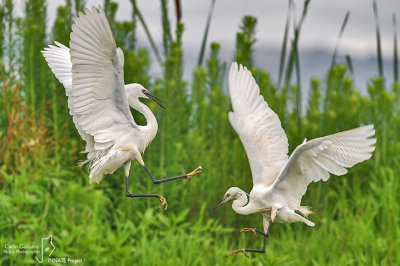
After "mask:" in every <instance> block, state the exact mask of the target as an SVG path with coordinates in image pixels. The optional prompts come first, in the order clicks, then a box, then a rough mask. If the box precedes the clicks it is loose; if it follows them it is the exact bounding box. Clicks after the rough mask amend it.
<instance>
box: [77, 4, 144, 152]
mask: <svg viewBox="0 0 400 266" xmlns="http://www.w3.org/2000/svg"><path fill="white" fill-rule="evenodd" d="M70 46H71V47H70V54H71V62H72V91H73V97H72V98H73V99H72V105H73V110H74V115H75V116H76V117H77V122H78V124H79V126H80V127H81V128H82V130H83V131H84V132H85V133H86V134H89V135H91V136H93V138H94V141H95V142H96V143H95V144H97V143H99V144H98V145H94V148H95V149H96V150H97V149H98V148H100V149H105V148H108V147H110V146H111V145H112V144H113V143H114V141H115V140H116V139H118V138H119V137H121V136H122V135H123V134H125V133H126V132H127V131H129V130H132V129H133V128H136V127H137V126H136V123H135V121H134V120H133V117H132V115H131V113H130V110H129V106H128V101H127V99H126V93H125V88H124V77H123V64H122V62H121V60H120V56H119V52H118V50H117V47H116V44H115V40H114V36H113V34H112V32H111V28H110V25H109V23H108V20H107V17H106V15H105V13H104V10H103V9H102V8H93V9H92V10H89V9H86V10H85V13H82V12H79V17H76V18H75V23H74V25H73V26H72V33H71V41H70ZM105 117H107V118H109V119H105Z"/></svg>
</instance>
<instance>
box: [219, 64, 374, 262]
mask: <svg viewBox="0 0 400 266" xmlns="http://www.w3.org/2000/svg"><path fill="white" fill-rule="evenodd" d="M229 93H230V97H231V102H232V108H233V112H230V113H229V121H230V122H231V124H232V127H233V128H234V129H235V130H236V132H237V133H238V135H239V137H240V139H241V141H242V143H243V146H244V148H245V150H246V153H247V157H248V160H249V163H250V167H251V172H252V176H253V189H252V191H251V192H250V195H249V198H248V197H247V196H248V194H247V193H246V192H244V191H243V190H241V189H239V188H237V187H233V188H230V189H228V191H227V192H226V193H225V196H224V198H223V199H222V201H221V202H220V203H219V204H218V205H217V206H219V205H221V204H222V203H224V202H227V201H229V200H231V199H234V201H233V204H232V208H233V210H235V211H236V212H237V213H239V214H244V215H247V214H251V213H257V212H259V213H261V214H262V215H263V224H264V232H265V233H267V231H269V230H268V228H269V226H270V222H271V221H276V222H280V223H291V222H296V221H301V222H304V223H306V224H307V225H309V226H314V223H313V222H311V221H309V220H308V219H306V218H305V217H303V216H301V215H299V214H297V213H296V211H299V212H300V213H302V214H303V215H304V216H307V215H308V214H310V213H311V211H310V210H309V208H308V207H307V206H300V203H301V198H302V197H303V195H304V194H305V193H306V190H307V186H308V184H310V183H311V182H317V181H319V180H323V181H326V180H328V179H329V177H330V174H331V173H332V174H334V175H338V176H340V175H344V174H346V173H347V169H346V168H349V167H352V166H353V165H355V164H357V163H359V162H362V161H364V160H367V159H369V158H370V157H371V156H372V152H373V151H374V149H375V146H374V144H375V142H376V139H375V138H373V136H374V134H375V130H374V126H373V125H367V126H363V127H359V128H356V129H352V130H348V131H343V132H340V133H336V134H333V135H329V136H325V137H321V138H317V139H313V140H311V141H308V142H307V141H306V140H304V142H303V144H301V145H299V146H298V147H297V148H296V149H295V150H294V151H293V153H292V154H291V156H290V157H288V140H287V137H286V135H285V132H284V131H283V129H282V126H281V123H280V121H279V118H278V116H277V115H276V113H274V111H272V109H271V108H269V106H268V104H267V103H266V102H265V101H264V99H263V97H262V96H261V95H260V89H259V87H258V85H257V84H256V82H255V80H254V78H253V76H252V74H251V72H250V71H249V70H247V69H246V67H243V66H241V65H240V66H238V65H237V63H232V65H231V68H230V72H229ZM217 206H216V207H217ZM244 231H253V233H256V229H254V228H253V229H251V228H250V229H249V228H247V229H245V230H244ZM264 236H265V237H266V236H267V235H265V234H264ZM240 251H243V252H244V251H245V250H244V249H243V250H237V251H234V252H233V253H232V254H235V253H237V252H240ZM264 251H265V249H264Z"/></svg>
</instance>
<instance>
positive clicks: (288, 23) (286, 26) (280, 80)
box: [278, 0, 293, 88]
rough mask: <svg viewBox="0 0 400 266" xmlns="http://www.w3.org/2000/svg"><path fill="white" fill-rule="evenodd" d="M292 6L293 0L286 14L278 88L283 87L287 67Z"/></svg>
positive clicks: (290, 1) (290, 0)
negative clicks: (287, 46) (284, 71)
mask: <svg viewBox="0 0 400 266" xmlns="http://www.w3.org/2000/svg"><path fill="white" fill-rule="evenodd" d="M292 8H293V0H289V4H288V11H287V16H286V25H285V32H284V34H283V41H282V48H281V56H280V60H279V77H278V88H280V87H281V84H282V77H283V68H284V67H285V60H286V45H287V38H288V35H289V29H290V14H291V10H292Z"/></svg>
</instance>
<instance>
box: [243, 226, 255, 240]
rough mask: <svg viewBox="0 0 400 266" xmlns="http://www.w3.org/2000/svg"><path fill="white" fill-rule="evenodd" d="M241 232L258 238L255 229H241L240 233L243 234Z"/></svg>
mask: <svg viewBox="0 0 400 266" xmlns="http://www.w3.org/2000/svg"><path fill="white" fill-rule="evenodd" d="M243 232H253V234H254V236H255V237H256V238H258V236H257V234H256V229H255V228H242V229H241V230H240V233H243Z"/></svg>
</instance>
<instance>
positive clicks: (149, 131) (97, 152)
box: [43, 7, 201, 205]
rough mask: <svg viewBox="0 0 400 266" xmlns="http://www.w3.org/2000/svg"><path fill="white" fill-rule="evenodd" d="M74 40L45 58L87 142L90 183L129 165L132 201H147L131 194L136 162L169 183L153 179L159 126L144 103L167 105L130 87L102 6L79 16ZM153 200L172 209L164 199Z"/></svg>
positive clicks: (51, 48)
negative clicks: (148, 156) (149, 156)
mask: <svg viewBox="0 0 400 266" xmlns="http://www.w3.org/2000/svg"><path fill="white" fill-rule="evenodd" d="M70 37H71V40H70V48H68V47H66V46H65V45H63V44H61V43H58V42H55V45H49V47H48V48H45V49H44V51H43V55H44V57H45V58H46V61H47V63H48V65H49V66H50V68H51V70H52V71H53V73H54V74H55V76H56V77H57V79H58V80H59V81H60V82H61V83H62V84H63V85H64V87H65V90H66V95H67V96H68V107H69V110H70V114H71V116H72V119H73V122H74V124H75V127H76V128H77V130H78V132H79V134H80V135H81V137H82V139H84V140H85V141H86V148H85V151H84V152H87V153H88V160H87V161H86V162H89V164H90V169H91V171H90V176H89V178H90V183H92V182H97V183H98V182H100V181H101V179H102V177H103V175H104V174H110V173H113V172H114V171H115V170H116V169H118V168H119V167H120V166H122V165H124V167H125V174H126V177H127V196H129V197H141V196H143V195H137V194H130V193H129V192H128V176H129V169H130V165H131V160H134V159H136V160H138V162H139V163H140V164H141V165H142V166H143V167H144V168H145V169H146V172H147V173H148V174H149V176H150V177H151V178H152V180H153V182H154V183H157V184H158V183H162V182H166V181H163V180H156V179H155V178H154V177H152V176H151V174H150V172H149V171H148V169H147V168H146V167H145V164H144V162H143V159H142V157H141V153H143V152H144V151H145V149H146V147H147V146H148V145H149V143H150V142H151V141H152V140H153V138H154V137H155V136H156V134H157V129H158V125H157V120H156V118H155V117H154V115H153V113H152V112H151V110H150V109H149V108H148V107H147V106H146V105H145V104H143V103H142V102H140V101H139V98H146V99H150V100H152V101H154V102H156V103H157V104H159V105H160V106H161V107H163V106H162V105H161V103H160V102H162V103H165V102H163V101H162V100H160V99H159V98H157V97H155V96H154V95H152V94H151V93H150V92H149V91H148V90H147V89H145V88H144V87H143V86H142V85H140V84H137V83H133V84H127V85H125V84H124V70H123V67H124V54H123V52H122V50H121V49H120V48H118V47H116V43H115V40H114V36H113V34H112V31H111V27H110V25H109V23H108V20H107V17H106V15H105V12H104V10H103V9H102V8H101V7H98V8H95V7H93V8H92V10H89V9H86V10H85V13H82V12H79V16H77V17H75V19H74V24H73V25H72V32H71V35H70ZM129 106H131V107H132V108H134V109H136V110H137V111H139V112H140V113H142V114H143V115H144V117H145V119H146V121H147V124H146V125H145V126H140V125H137V124H136V123H135V120H134V119H133V116H132V114H131V112H130V109H129ZM200 171H201V169H200V168H198V169H196V170H195V171H193V172H191V173H189V174H188V175H185V176H181V177H179V178H183V177H185V178H191V176H193V175H194V174H196V173H199V172H200ZM179 178H170V179H168V180H167V181H170V180H174V179H179ZM128 194H129V195H128ZM150 195H151V196H150V197H158V198H159V199H160V200H161V201H162V203H163V204H164V205H165V204H166V201H165V199H164V198H162V197H161V196H160V195H155V194H150ZM146 197H149V194H147V195H146Z"/></svg>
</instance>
